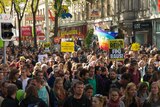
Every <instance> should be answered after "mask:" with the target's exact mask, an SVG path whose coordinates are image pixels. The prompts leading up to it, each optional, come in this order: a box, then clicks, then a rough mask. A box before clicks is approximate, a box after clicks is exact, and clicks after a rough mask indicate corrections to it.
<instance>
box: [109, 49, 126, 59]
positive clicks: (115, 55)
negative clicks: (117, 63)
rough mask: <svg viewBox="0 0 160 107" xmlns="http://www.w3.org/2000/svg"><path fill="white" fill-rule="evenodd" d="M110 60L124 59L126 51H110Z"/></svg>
mask: <svg viewBox="0 0 160 107" xmlns="http://www.w3.org/2000/svg"><path fill="white" fill-rule="evenodd" d="M109 57H110V59H123V58H124V49H110V54H109Z"/></svg>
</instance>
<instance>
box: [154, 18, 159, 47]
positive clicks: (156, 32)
mask: <svg viewBox="0 0 160 107" xmlns="http://www.w3.org/2000/svg"><path fill="white" fill-rule="evenodd" d="M159 41H160V19H156V20H153V44H154V45H156V46H157V48H158V49H160V42H159Z"/></svg>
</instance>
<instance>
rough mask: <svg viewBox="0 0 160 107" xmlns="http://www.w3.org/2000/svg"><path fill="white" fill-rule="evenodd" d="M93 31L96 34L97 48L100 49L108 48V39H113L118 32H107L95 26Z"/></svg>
mask: <svg viewBox="0 0 160 107" xmlns="http://www.w3.org/2000/svg"><path fill="white" fill-rule="evenodd" d="M94 33H95V34H96V35H97V36H98V42H99V48H100V49H102V50H106V51H108V50H109V40H110V39H115V37H116V36H117V34H118V33H115V32H107V31H104V30H103V29H101V28H98V27H95V31H94Z"/></svg>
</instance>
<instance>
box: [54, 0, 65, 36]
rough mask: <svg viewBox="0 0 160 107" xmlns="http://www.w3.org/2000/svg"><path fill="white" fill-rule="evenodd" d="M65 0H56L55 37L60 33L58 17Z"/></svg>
mask: <svg viewBox="0 0 160 107" xmlns="http://www.w3.org/2000/svg"><path fill="white" fill-rule="evenodd" d="M62 3H63V0H55V3H54V8H55V10H56V11H55V21H54V37H56V36H57V34H58V17H59V14H60V12H61V9H62Z"/></svg>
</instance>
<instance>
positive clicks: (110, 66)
mask: <svg viewBox="0 0 160 107" xmlns="http://www.w3.org/2000/svg"><path fill="white" fill-rule="evenodd" d="M95 48H96V47H92V49H88V50H87V49H83V48H81V49H78V50H77V51H75V52H72V53H61V52H52V53H51V52H49V53H47V55H48V58H45V57H44V58H43V60H42V61H41V62H38V55H39V54H43V52H44V50H43V48H42V47H41V48H38V49H37V50H33V48H32V47H31V46H23V48H22V50H20V49H19V48H18V47H15V46H14V47H13V46H10V47H7V62H6V64H3V63H2V62H3V56H0V57H1V58H0V107H160V54H158V49H157V48H156V47H154V46H153V47H146V46H141V48H140V50H139V51H136V52H134V51H131V50H130V47H126V48H125V55H124V57H125V58H124V60H123V61H116V60H110V59H109V57H108V53H107V52H105V51H102V50H100V49H98V48H97V49H95Z"/></svg>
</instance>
